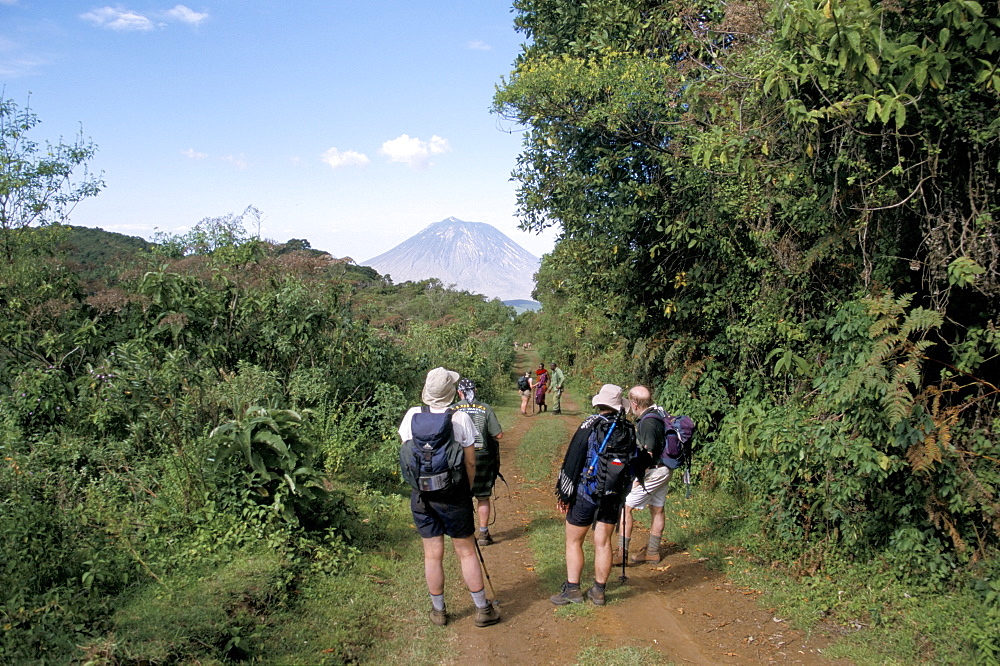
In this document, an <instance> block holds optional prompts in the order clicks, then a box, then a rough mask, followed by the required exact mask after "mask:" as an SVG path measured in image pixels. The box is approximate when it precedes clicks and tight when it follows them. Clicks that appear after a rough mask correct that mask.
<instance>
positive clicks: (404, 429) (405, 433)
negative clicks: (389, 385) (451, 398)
mask: <svg viewBox="0 0 1000 666" xmlns="http://www.w3.org/2000/svg"><path fill="white" fill-rule="evenodd" d="M420 410H421V408H420V407H410V409H409V410H408V411H407V412H406V415H405V416H403V422H402V423H400V424H399V437H400V439H401V440H402V441H404V442H405V441H406V440H408V439H413V431H412V430H411V429H410V421H412V420H413V415H414V414H419V413H420ZM446 411H448V408H447V407H443V408H441V409H437V408H434V407H431V412H433V413H434V414H443V413H444V412H446ZM451 432H452V435H453V436H454V437H455V441H456V442H458V443H459V444H461V445H462V446H463V447H466V446H473V445H474V444H475V443H476V426H475V424H474V423H473V422H472V419H471V418H470V417H469V415H468V414H466V413H465V412H462V411H457V412H455V413H454V414H452V415H451Z"/></svg>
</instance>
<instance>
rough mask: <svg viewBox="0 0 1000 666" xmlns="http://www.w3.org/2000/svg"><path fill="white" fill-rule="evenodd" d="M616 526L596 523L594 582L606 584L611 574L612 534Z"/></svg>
mask: <svg viewBox="0 0 1000 666" xmlns="http://www.w3.org/2000/svg"><path fill="white" fill-rule="evenodd" d="M614 531H615V526H614V525H612V524H611V523H597V524H596V525H594V582H595V583H600V584H602V585H603V584H605V583H607V582H608V577H609V576H611V535H612V534H613V533H614Z"/></svg>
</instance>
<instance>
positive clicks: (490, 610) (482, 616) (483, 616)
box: [476, 601, 500, 627]
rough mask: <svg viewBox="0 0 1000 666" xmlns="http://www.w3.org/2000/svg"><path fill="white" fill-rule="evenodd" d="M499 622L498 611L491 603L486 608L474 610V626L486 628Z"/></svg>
mask: <svg viewBox="0 0 1000 666" xmlns="http://www.w3.org/2000/svg"><path fill="white" fill-rule="evenodd" d="M499 621H500V609H499V608H497V606H496V604H495V603H493V602H492V601H491V602H490V605H489V606H487V607H486V608H476V626H477V627H488V626H490V625H491V624H496V623H497V622H499Z"/></svg>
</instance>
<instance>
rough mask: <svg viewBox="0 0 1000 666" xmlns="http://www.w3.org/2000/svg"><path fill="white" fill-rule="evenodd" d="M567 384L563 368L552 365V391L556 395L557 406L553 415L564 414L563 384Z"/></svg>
mask: <svg viewBox="0 0 1000 666" xmlns="http://www.w3.org/2000/svg"><path fill="white" fill-rule="evenodd" d="M565 383H566V375H565V374H564V373H563V371H562V368H560V367H559V365H558V364H556V363H553V364H552V390H553V391H555V394H556V406H555V409H553V410H552V413H553V414H562V393H563V384H565Z"/></svg>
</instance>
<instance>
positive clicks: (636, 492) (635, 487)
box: [625, 466, 674, 509]
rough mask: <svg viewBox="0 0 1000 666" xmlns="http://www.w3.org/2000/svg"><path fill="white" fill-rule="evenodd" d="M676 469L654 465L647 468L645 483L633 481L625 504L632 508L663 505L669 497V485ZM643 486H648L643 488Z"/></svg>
mask: <svg viewBox="0 0 1000 666" xmlns="http://www.w3.org/2000/svg"><path fill="white" fill-rule="evenodd" d="M673 474H674V470H672V469H670V468H669V467H667V466H662V467H654V468H653V469H648V470H646V478H645V479H643V483H642V484H640V483H639V482H638V481H635V482H633V483H632V490H631V492H629V494H628V497H626V498H625V506H627V507H629V508H631V509H645V508H646V507H647V506H657V507H659V506H663V503H664V502H665V501H666V499H667V486H669V485H670V478H671V477H672V476H673ZM643 486H646V487H645V488H643Z"/></svg>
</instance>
